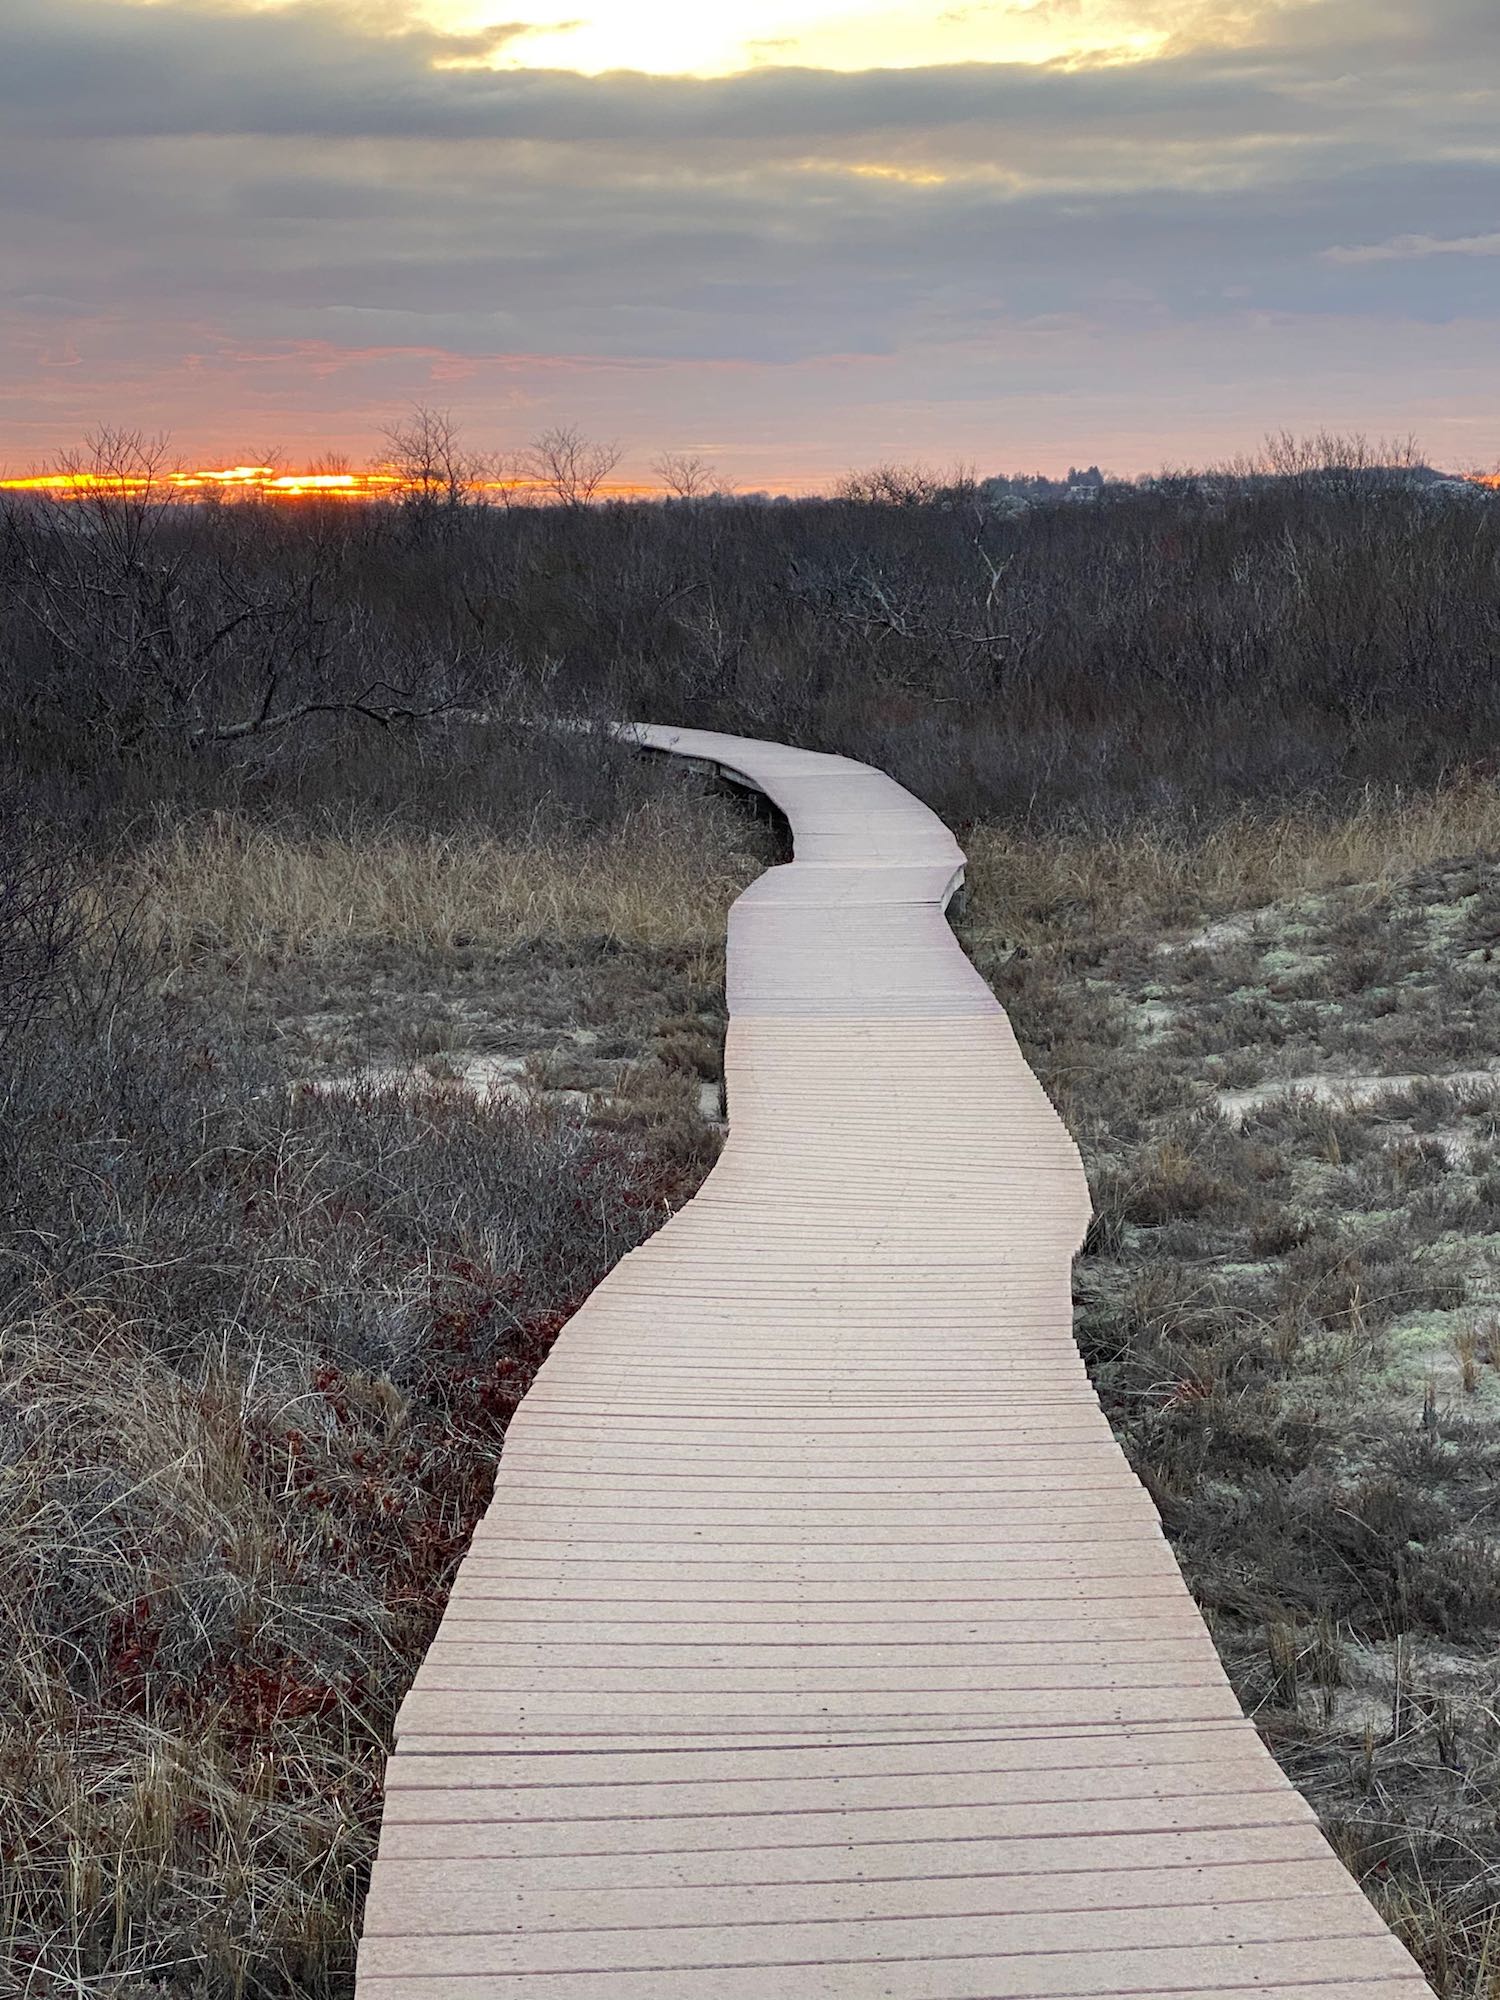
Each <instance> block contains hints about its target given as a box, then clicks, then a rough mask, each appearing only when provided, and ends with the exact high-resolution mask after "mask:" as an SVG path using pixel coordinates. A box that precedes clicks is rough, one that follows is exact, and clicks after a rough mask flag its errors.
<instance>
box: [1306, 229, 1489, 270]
mask: <svg viewBox="0 0 1500 2000" xmlns="http://www.w3.org/2000/svg"><path fill="white" fill-rule="evenodd" d="M1323 254H1324V255H1325V256H1326V257H1327V258H1328V260H1329V262H1330V263H1333V264H1393V263H1403V262H1408V261H1410V260H1412V259H1414V258H1423V257H1500V229H1491V230H1488V231H1486V232H1485V233H1484V234H1483V235H1481V236H1422V235H1411V236H1392V237H1390V238H1389V239H1388V240H1387V241H1386V242H1384V243H1353V244H1336V245H1335V246H1334V248H1333V249H1331V250H1327V251H1325V252H1324V253H1323Z"/></svg>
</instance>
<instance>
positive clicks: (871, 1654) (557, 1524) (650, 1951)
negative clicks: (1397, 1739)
mask: <svg viewBox="0 0 1500 2000" xmlns="http://www.w3.org/2000/svg"><path fill="white" fill-rule="evenodd" d="M639 735H640V737H641V739H642V740H643V741H645V742H648V743H650V744H652V745H654V746H655V747H657V748H663V749H672V750H677V751H679V752H681V753H682V754H684V755H689V756H693V757H697V758H700V759H702V760H704V761H706V762H708V763H710V764H713V765H717V766H720V767H727V768H728V769H729V770H730V771H731V772H732V773H736V774H738V775H740V776H741V777H742V778H744V779H745V780H746V781H748V782H749V783H751V784H752V785H754V786H757V787H758V788H760V789H761V790H763V791H764V792H766V793H768V794H769V795H770V796H771V797H772V798H773V799H775V800H776V801H777V803H778V804H779V805H780V806H781V807H782V808H783V809H784V811H785V812H786V813H787V816H788V817H789V819H790V820H791V823H792V826H793V828H794V831H795V836H796V860H795V862H794V863H793V864H792V865H791V866H789V867H785V868H778V869H773V870H772V871H771V872H770V873H768V874H767V875H765V876H763V877H762V878H761V880H760V881H759V882H757V883H756V884H755V885H754V887H753V888H751V889H750V890H749V891H748V893H747V894H746V895H745V896H743V897H742V898H741V899H740V901H739V903H738V904H737V905H736V906H735V909H734V912H733V915H732V918H731V922H730V938H729V998H730V1012H731V1022H730V1030H729V1043H728V1051H727V1079H728V1102H729V1117H730V1128H731V1133H730V1139H729V1143H728V1145H727V1147H726V1150H725V1153H724V1156H723V1159H722V1162H721V1163H720V1165H719V1166H718V1167H717V1168H716V1169H715V1170H714V1172H713V1174H712V1176H711V1177H710V1179H709V1181H708V1183H707V1185H706V1186H705V1188H704V1189H703V1191H702V1193H701V1194H699V1195H698V1197H697V1199H696V1200H694V1201H693V1202H692V1203H690V1204H689V1206H688V1207H687V1208H686V1209H684V1210H683V1212H682V1213H681V1214H680V1215H679V1216H677V1217H676V1219H675V1220H674V1221H672V1222H671V1223H670V1224H668V1226H667V1227H666V1228H665V1229H663V1230H662V1231H661V1232H660V1233H659V1234H658V1235H657V1236H656V1237H654V1238H653V1239H652V1240H651V1241H650V1242H649V1243H647V1244H646V1245H644V1246H643V1247H642V1248H641V1249H639V1250H636V1251H635V1252H634V1253H633V1254H632V1255H630V1256H629V1257H627V1258H626V1259H625V1261H624V1262H623V1263H622V1264H621V1265H620V1266H619V1268H618V1269H617V1270H616V1271H615V1272H614V1273H613V1274H612V1275H611V1276H610V1277H609V1278H608V1279H607V1280H606V1281H605V1283H604V1284H603V1285H601V1286H600V1287H599V1289H598V1291H597V1292H595V1294H594V1295H593V1297H592V1298H591V1299H590V1300H589V1301H588V1303H587V1304H586V1305H585V1306H584V1308H583V1309H582V1310H581V1311H580V1312H579V1313H578V1314H577V1315H576V1316H575V1318H574V1319H573V1320H572V1322H571V1323H570V1324H569V1326H568V1327H567V1329H566V1331H565V1332H564V1334H563V1336H562V1338H561V1339H560V1341H559V1342H558V1344H557V1348H556V1350H555V1352H554V1354H553V1355H552V1358H551V1359H550V1360H549V1361H548V1362H547V1364H546V1366H545V1367H544V1368H543V1370H542V1372H541V1374H540V1376H539V1378H538V1380H537V1383H536V1386H535V1387H534V1389H533V1390H532V1392H531V1394H530V1395H529V1396H528V1397H527V1398H526V1401H525V1403H524V1404H523V1405H522V1407H521V1409H520V1410H519V1412H518V1413H517V1415H516V1417H515V1419H514V1421H513V1423H512V1425H511V1430H510V1437H509V1440H508V1442H507V1445H506V1450H505V1456H504V1461H503V1463H502V1466H501V1470H500V1475H499V1479H498V1482H497V1485H496V1490H495V1499H494V1504H493V1506H492V1507H491V1509H490V1512H489V1514H488V1516H487V1517H486V1519H485V1521H484V1522H483V1523H482V1525H481V1527H480V1529H479V1531H478V1533H477V1535H476V1537H475V1540H474V1546H473V1551H472V1553H471V1554H470V1556H469V1557H468V1559H467V1561H466V1562H465V1563H464V1565H463V1568H462V1571H461V1572H460V1575H459V1579H458V1583H457V1586H456V1588H455V1590H454V1593H453V1598H452V1602H451V1604H450V1607H449V1610H448V1613H447V1616H446V1617H445V1618H444V1620H443V1624H442V1628H441V1631H440V1632H439V1634H438V1638H437V1640H436V1643H435V1644H434V1646H433V1648H432V1650H431V1652H430V1653H429V1654H428V1657H427V1660H426V1663H425V1664H424V1666H423V1668H422V1670H421V1673H420V1674H419V1676H418V1678H417V1682H416V1685H415V1687H414V1689H413V1691H412V1693H411V1695H410V1696H409V1698H408V1700H407V1702H406V1704H405V1707H404V1709H403V1711H402V1715H401V1723H400V1738H399V1743H398V1748H397V1754H396V1755H395V1757H394V1758H393V1760H392V1763H391V1767H390V1779H389V1801H388V1805H387V1808H386V1815H385V1826H384V1832H383V1836H382V1841H381V1848H380V1858H379V1861H378V1863H377V1865H376V1869H375V1875H374V1882H373V1886H372V1889H371V1892H370V1898H369V1904H368V1909H367V1912H366V1920H365V1935H364V1942H363V1945H362V1947H361V1952H360V1973H359V1992H360V1995H361V2000H438V1996H447V1995H453V1996H455V1997H456V2000H1020V1996H1025V1995H1032V1996H1061V1995H1072V1996H1077V1995H1089V1994H1100V1995H1103V1994H1136V1995H1162V1996H1166V1995H1174V1996H1184V1995H1185V1996H1192V1995H1226V1996H1228V1995H1233V1994H1246V1993H1255V1994H1259V1995H1272V1996H1276V2000H1419V1996H1422V1995H1426V1994H1427V1993H1428V1989H1427V1987H1426V1986H1425V1985H1424V1984H1423V1982H1422V1980H1421V1979H1420V1977H1419V1976H1418V1974H1417V1972H1416V1969H1415V1967H1414V1966H1413V1964H1412V1961H1411V1959H1410V1958H1409V1957H1408V1956H1407V1954H1406V1953H1405V1952H1404V1951H1403V1950H1402V1948H1401V1947H1400V1946H1399V1945H1398V1944H1397V1943H1396V1941H1395V1940H1394V1939H1393V1938H1392V1937H1391V1936H1390V1934H1389V1933H1388V1932H1387V1931H1386V1930H1385V1929H1384V1928H1383V1926H1382V1925H1381V1923H1380V1922H1379V1920H1378V1918H1377V1917H1376V1916H1375V1914H1374V1912H1373V1911H1372V1909H1371V1908H1370V1906H1369V1904H1368V1903H1367V1902H1366V1901H1365V1899H1364V1897H1363V1896H1362V1895H1361V1894H1360V1892H1359V1890H1358V1889H1357V1888H1356V1886H1355V1885H1354V1883H1353V1882H1352V1881H1351V1879H1350V1878H1349V1876H1348V1875H1347V1874H1345V1872H1344V1870H1343V1869H1342V1868H1341V1867H1340V1865H1339V1863H1338V1862H1337V1860H1336V1859H1335V1858H1334V1856H1333V1855H1332V1853H1331V1852H1330V1850H1329V1849H1328V1847H1327V1846H1326V1845H1325V1843H1324V1842H1323V1840H1322V1838H1321V1836H1320V1834H1319V1833H1318V1830H1317V1828H1316V1825H1315V1824H1314V1822H1313V1819H1312V1816H1311V1814H1310V1813H1309V1811H1308V1809H1307V1808H1306V1806H1305V1805H1304V1804H1303V1802H1302V1801H1301V1799H1300V1798H1299V1797H1298V1795H1297V1794H1296V1792H1295V1791H1293V1790H1292V1788H1291V1787H1290V1786H1289V1785H1288V1784H1287V1783H1286V1781H1285V1780H1284V1779H1283V1778H1282V1776H1281V1774H1280V1772H1279V1771H1278V1769H1277V1767H1276V1765H1275V1763H1274V1762H1273V1761H1272V1759H1271V1758H1270V1757H1269V1756H1268V1755H1267V1754H1266V1752H1265V1751H1264V1750H1263V1749H1262V1748H1261V1746H1260V1743H1259V1741H1258V1739H1257V1737H1256V1735H1255V1732H1254V1730H1253V1729H1252V1728H1251V1726H1250V1724H1249V1723H1248V1722H1246V1721H1245V1719H1244V1718H1243V1716H1242V1715H1241V1713H1240V1710H1239V1708H1238V1706H1237V1704H1236V1702H1235V1700H1234V1697H1233V1695H1232V1693H1231V1692H1230V1689H1229V1686H1228V1684H1227V1682H1226V1681H1225V1678H1224V1675H1223V1673H1222V1671H1221V1669H1220V1666H1219V1663H1218V1660H1217V1658H1216V1656H1215V1653H1214V1650H1213V1647H1212V1645H1211V1644H1210V1642H1209V1639H1208V1635H1207V1633H1206V1632H1205V1630H1204V1627H1203V1624H1202V1622H1201V1620H1200V1619H1199V1617H1198V1614H1197V1611H1196V1610H1195V1608H1194V1606H1193V1604H1192V1602H1191V1600H1190V1598H1189V1597H1188V1594H1187V1591H1186V1590H1185V1588H1184V1587H1183V1584H1182V1581H1181V1578H1180V1576H1179V1574H1178V1571H1177V1568H1176V1565H1175V1563H1174V1562H1173V1560H1172V1556H1171V1554H1170V1551H1169V1550H1168V1548H1167V1546H1166V1543H1165V1542H1164V1540H1163V1538H1162V1535H1161V1531H1160V1528H1159V1526H1158V1523H1157V1519H1156V1515H1155V1513H1154V1511H1153V1509H1152V1507H1151V1505H1150V1503H1149V1501H1148V1500H1147V1498H1146V1496H1145V1494H1144V1492H1143V1491H1142V1489H1141V1487H1140V1486H1139V1484H1138V1483H1137V1481H1136V1479H1135V1478H1134V1476H1133V1475H1132V1474H1131V1472H1130V1471H1129V1469H1128V1467H1127V1466H1126V1463H1125V1461H1124V1459H1123V1457H1122V1456H1121V1453H1120V1451H1119V1449H1118V1447H1117V1446H1116V1444H1115V1443H1114V1440H1113V1438H1112V1437H1111V1435H1110V1431H1109V1427H1108V1425H1107V1423H1106V1422H1105V1420H1104V1418H1103V1417H1102V1415H1101V1414H1100V1411H1099V1407H1098V1404H1097V1403H1096V1401H1095V1399H1094V1396H1093V1393H1092V1391H1091V1390H1090V1388H1089V1384H1088V1380H1087V1378H1086V1376H1085V1374H1084V1370H1083V1368H1082V1366H1081V1364H1080V1362H1079V1359H1078V1355H1077V1352H1076V1350H1075V1347H1074V1344H1073V1339H1072V1334H1071V1307H1070V1297H1069V1264H1070V1260H1071V1257H1072V1254H1073V1252H1074V1251H1075V1249H1076V1248H1077V1246H1078V1244H1079V1242H1080V1240H1081V1237H1082V1234H1083V1230H1084V1226H1085V1222H1086V1220H1087V1215H1088V1200H1087V1193H1086V1190H1085V1185H1084V1179H1083V1173H1082V1170H1081V1168H1080V1165H1079V1161H1078V1155H1077V1152H1076V1150H1075V1148H1074V1146H1073V1143H1072V1141H1071V1140H1070V1139H1069V1137H1068V1135H1067V1133H1066V1131H1065V1130H1064V1129H1063V1127H1062V1125H1061V1123H1060V1121H1059V1120H1058V1118H1057V1117H1056V1115H1055V1114H1054V1112H1053V1111H1052V1109H1051V1107H1050V1105H1049V1104H1048V1103H1047V1100H1046V1098H1045V1097H1044V1096H1043V1094H1042V1091H1041V1089H1040V1088H1039V1086H1038V1084H1037V1083H1036V1080H1035V1079H1034V1077H1033V1076H1032V1074H1031V1072H1030V1070H1029V1069H1028V1068H1027V1066H1026V1064H1025V1062H1024V1060H1023V1059H1022V1057H1021V1054H1020V1051H1019V1049H1018V1048H1017V1046H1016V1043H1015V1039H1014V1037H1013V1036H1012V1034H1011V1032H1010V1028H1009V1025H1008V1023H1007V1022H1006V1019H1005V1016H1004V1014H1003V1013H1002V1012H1001V1010H1000V1009H999V1007H998V1006H997V1005H996V1003H995V1001H994V999H993V998H992V997H991V995H990V993H989V991H988V990H987V988H986V987H985V986H984V984H983V983H982V981H981V980H980V979H979V978H978V976H977V974H976V973H975V972H974V971H973V969H972V968H971V966H970V965H969V963H968V961H967V959H966V958H965V957H964V955H963V953H962V951H961V950H960V949H959V947H958V945H957V943H956V942H955V940H954V938H953V936H952V933H951V932H950V930H949V928H948V925H947V923H946V921H945V918H944V914H943V913H944V909H945V907H946V904H947V901H948V898H949V896H950V894H951V892H952V890H953V888H954V886H955V884H956V883H957V882H958V880H959V879H960V871H961V869H962V864H963V857H962V855H961V854H960V852H959V850H958V848H957V847H956V846H955V844H954V842H953V839H952V836H951V835H950V834H949V833H948V832H947V830H946V829H945V828H944V827H943V826H942V825H941V823H940V822H939V821H937V820H936V819H935V818H934V817H933V816H932V815H931V814H930V813H929V812H928V811H927V810H926V809H925V808H924V807H922V806H920V805H919V804H918V803H917V802H916V801H915V800H914V799H912V798H911V797H910V796H909V795H908V794H907V793H905V792H903V791H902V790H901V789H900V788H899V787H898V786H896V785H895V784H893V783H892V782H891V781H890V780H889V779H887V778H885V777H883V776H881V775H880V774H879V773H877V772H875V771H871V770H869V769H867V768H865V767H864V766H862V765H858V764H853V763H849V762H847V761H846V760H844V759H842V758H837V757H823V756H816V755H813V754H811V753H808V752H804V751H795V750H788V749H784V748H781V747H779V746H776V745H771V744H763V743H754V742H748V741H744V740H741V739H738V738H734V737H721V736H709V735H704V734H699V733H694V732H681V733H679V732H674V731H667V730H642V731H640V732H639Z"/></svg>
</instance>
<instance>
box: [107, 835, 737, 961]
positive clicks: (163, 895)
mask: <svg viewBox="0 0 1500 2000" xmlns="http://www.w3.org/2000/svg"><path fill="white" fill-rule="evenodd" d="M757 844H758V843H757V840H756V837H755V829H754V828H753V827H752V826H749V825H747V822H746V821H745V819H744V818H743V817H737V816H736V815H735V814H734V813H733V812H732V811H731V809H730V808H729V807H728V806H727V805H726V804H724V803H723V802H721V801H719V800H716V799H695V798H691V797H686V796H684V797H683V798H682V799H680V800H671V801H652V802H650V803H648V804H646V805H644V806H641V807H639V808H638V809H637V810H636V811H634V812H632V813H631V814H629V815H628V816H627V817H626V818H625V820H624V821H623V822H622V823H621V824H619V825H618V826H617V827H615V828H614V829H613V830H611V831H610V832H608V833H605V834H600V835H595V836H592V837H589V838H583V839H578V840H574V841H567V840H562V839H558V838H555V837H554V838H551V839H543V840H538V839H534V838H530V837H528V836H527V835H526V834H525V833H524V831H523V832H522V833H520V834H518V835H517V836H516V837H514V838H510V839H499V838H497V837H496V836H495V835H493V834H491V833H487V832H484V831H481V830H479V829H477V828H476V829H468V830H462V831H459V832H454V833H419V832H412V831H409V830H406V829H401V828H387V829H384V830H376V831H366V830H348V831H344V830H333V831H327V832H322V833H311V834H308V833H287V832H284V831H281V830H279V829H278V828H276V827H275V826H267V825H262V824H258V823H256V822H254V821H252V820H249V819H246V818H242V817H236V816H231V815H228V814H216V815H214V816H212V817H209V818H204V819H198V820H192V821H188V822H186V823H183V824H178V825H174V826H172V827H170V828H168V829H167V830H166V831H164V832H163V833H162V834H161V835H160V836H159V837H157V838H156V839H154V840H152V841H150V842H149V843H147V844H146V845H145V846H143V847H141V848H139V849H138V850H136V851H135V852H134V853H133V854H131V855H130V856H129V858H128V859H127V860H126V861H125V862H124V863H123V864H122V865H120V866H119V867H118V868H117V870H116V871H115V872H114V874H113V875H112V877H111V878H110V879H109V880H108V881H107V882H106V883H105V884H103V885H102V894H103V896H104V898H105V900H106V901H107V902H108V903H109V904H110V905H111V906H113V907H120V906H122V905H124V906H128V907H134V908H136V909H138V910H139V912H140V920H141V924H142V927H143V930H144V932H145V934H146V936H147V937H148V938H149V939H150V940H152V941H153V942H154V943H155V944H156V945H157V946H158V947H160V948H161V949H163V950H164V951H165V953H166V955H167V957H168V958H169V960H170V961H172V962H175V963H178V964H187V963H190V962H192V961H193V960H195V959H197V958H200V957H201V956H202V955H203V954H204V953H205V952H208V953H213V954H216V955H223V956H230V957H234V958H238V959H240V960H248V961H252V962H263V961H268V960H272V961H274V960H283V959H286V958H289V957H293V956H296V955H300V954H306V953H330V952H338V951H340V950H344V949H347V948H351V947H355V946H360V945H366V944H371V943H379V944H382V945H385V946H389V947H393V948H395V949H397V950H399V951H405V952H408V953H427V952H433V951H444V950H450V949H453V948H455V947H460V948H467V947H478V948H482V949H489V950H514V949H516V948H518V947H520V946H524V945H527V944H529V943H531V942H533V941H534V940H546V941H547V942H548V943H551V944H556V943H563V944H566V943H569V942H578V941H583V940H604V941H606V942H609V943H612V944H617V945H633V946H639V947H641V948H643V949H646V950H649V951H678V950H708V951H714V952H716V951H717V950H718V949H719V947H720V945H721V943H722V936H723V923H724V911H725V908H726V906H727V905H728V903H729V902H730V901H732V900H733V898H734V896H736V895H737V894H738V893H739V891H740V890H741V889H743V888H744V887H746V885H747V884H748V883H749V882H751V881H752V880H753V879H754V877H755V876H756V875H757V874H759V872H760V870H761V869H762V868H763V867H764V865H765V860H764V857H763V856H760V855H757V853H756V852H755V849H756V846H757Z"/></svg>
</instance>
